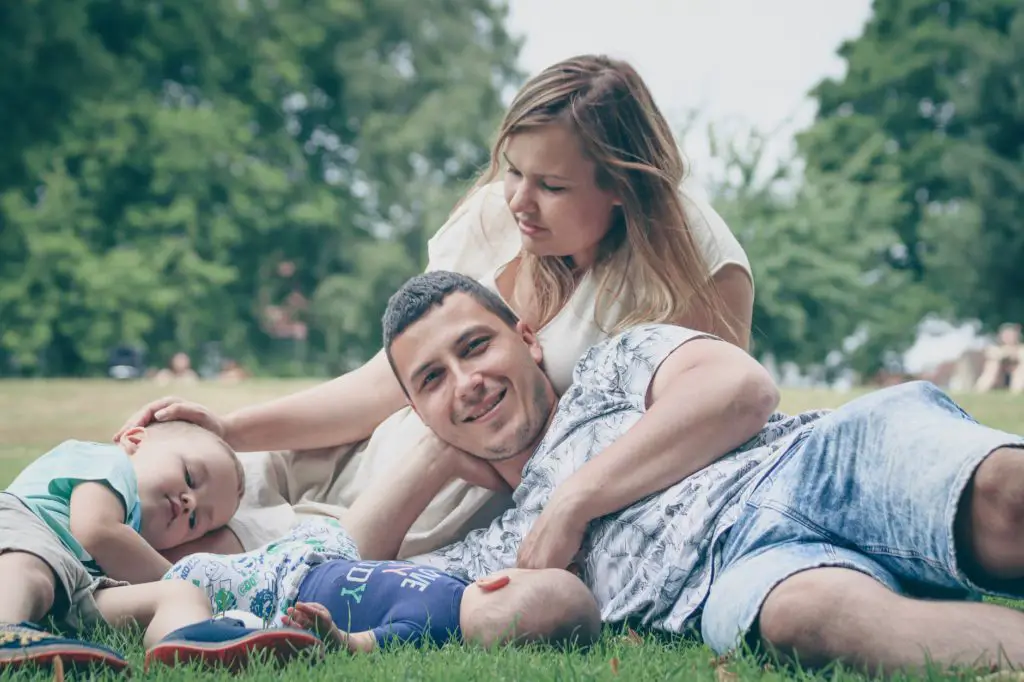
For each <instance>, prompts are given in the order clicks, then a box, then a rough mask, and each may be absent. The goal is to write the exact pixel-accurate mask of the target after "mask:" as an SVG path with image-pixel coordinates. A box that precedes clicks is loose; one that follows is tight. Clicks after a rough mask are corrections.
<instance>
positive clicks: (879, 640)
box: [759, 448, 1024, 672]
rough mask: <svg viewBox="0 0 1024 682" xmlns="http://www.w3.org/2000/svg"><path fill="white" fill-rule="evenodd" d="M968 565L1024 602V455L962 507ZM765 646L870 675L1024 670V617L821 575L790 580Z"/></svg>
mask: <svg viewBox="0 0 1024 682" xmlns="http://www.w3.org/2000/svg"><path fill="white" fill-rule="evenodd" d="M956 526H957V527H956V535H957V547H958V557H959V559H960V563H961V566H962V567H963V568H964V570H966V571H967V572H968V574H969V575H970V576H971V578H972V579H973V580H974V581H975V582H977V583H979V584H981V585H990V586H999V587H1000V588H1002V590H1003V591H1010V592H1015V593H1024V449H1020V448H1000V449H999V450H996V451H995V452H993V453H992V454H991V455H989V457H988V458H986V459H985V461H984V462H983V463H982V464H981V466H979V467H978V470H977V471H976V472H975V475H974V477H973V478H972V480H971V483H970V485H969V486H968V489H967V491H966V492H965V495H964V497H963V499H962V500H961V502H960V510H959V513H958V516H957V523H956ZM759 626H760V636H761V640H762V642H763V643H765V644H767V645H769V646H770V647H772V648H774V649H776V650H778V651H780V652H781V653H784V654H788V655H792V656H795V657H796V658H798V659H799V661H800V662H801V663H802V664H806V665H814V666H816V665H823V664H826V663H828V662H830V661H842V662H844V663H847V664H849V665H852V666H855V667H858V668H862V669H865V670H867V671H869V672H876V671H883V672H892V671H895V670H899V669H901V668H920V667H922V666H924V665H926V664H928V663H929V662H931V663H935V664H940V665H945V666H953V665H965V666H973V665H981V666H995V665H1000V666H1002V665H1006V664H1007V663H1010V664H1013V665H1014V666H1020V665H1024V613H1021V612H1019V611H1016V610H1014V609H1010V608H1006V607H1002V606H997V605H994V604H979V603H973V602H937V601H921V600H915V599H908V598H906V597H902V596H900V595H897V594H894V593H893V592H891V591H890V590H889V589H888V588H886V587H884V586H883V585H881V584H879V583H878V582H876V581H875V580H874V579H873V578H870V577H868V576H866V575H864V574H862V573H859V572H856V571H853V570H847V569H841V568H820V569H814V570H809V571H805V572H803V573H799V574H797V575H795V576H792V577H791V578H789V579H787V580H785V581H783V582H782V583H781V584H779V585H778V586H777V587H776V588H775V589H774V590H772V592H771V593H770V594H769V595H768V598H767V599H766V600H765V603H764V606H763V607H762V609H761V615H760V621H759Z"/></svg>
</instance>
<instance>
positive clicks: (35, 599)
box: [0, 552, 56, 623]
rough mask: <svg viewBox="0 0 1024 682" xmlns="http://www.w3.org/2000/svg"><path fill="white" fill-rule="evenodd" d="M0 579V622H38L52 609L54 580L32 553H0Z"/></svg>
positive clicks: (41, 561) (45, 566) (46, 566)
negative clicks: (0, 587)
mask: <svg viewBox="0 0 1024 682" xmlns="http://www.w3.org/2000/svg"><path fill="white" fill-rule="evenodd" d="M0 580H2V581H3V585H4V588H3V589H2V590H0V623H20V622H22V621H29V622H33V623H35V622H39V621H41V620H42V619H43V617H45V616H46V614H48V613H49V612H50V609H51V608H52V607H53V601H54V595H55V593H56V590H55V585H56V577H55V576H54V574H53V571H52V570H51V569H50V567H49V565H47V564H46V562H44V561H43V560H42V559H40V558H39V557H37V556H35V555H34V554H29V553H27V552H5V553H3V554H0Z"/></svg>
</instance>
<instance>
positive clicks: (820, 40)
mask: <svg viewBox="0 0 1024 682" xmlns="http://www.w3.org/2000/svg"><path fill="white" fill-rule="evenodd" d="M510 9H511V12H510V22H509V23H510V28H511V30H512V31H513V32H514V33H516V34H518V35H520V36H522V37H523V38H524V39H525V45H524V46H523V50H522V53H521V57H520V62H521V64H522V66H523V68H524V70H525V71H527V72H528V73H530V74H534V73H536V72H537V71H539V70H541V69H543V68H544V67H546V66H548V65H550V64H553V63H555V62H557V61H559V60H560V59H564V58H566V57H570V56H572V55H576V54H582V53H591V52H597V53H604V54H608V55H610V56H613V57H619V58H623V59H626V60H628V61H630V62H631V63H632V64H633V66H634V67H636V69H637V70H638V71H639V72H640V75H641V76H643V78H644V79H645V80H646V81H647V84H648V85H649V86H650V88H651V90H652V91H653V93H654V97H655V99H656V101H657V102H658V105H659V106H660V107H661V109H662V111H664V112H665V114H666V116H668V117H669V118H670V119H671V120H673V122H675V123H680V122H682V121H683V120H684V118H685V117H686V115H687V112H690V111H693V110H698V111H699V112H701V113H702V114H703V116H705V117H706V118H707V120H709V121H712V122H714V123H716V124H717V125H728V126H730V127H734V128H735V129H738V130H743V129H746V128H749V127H751V126H753V127H756V128H758V129H760V130H762V131H764V132H768V131H774V130H776V129H778V128H780V127H782V132H781V133H780V134H779V136H778V138H777V139H778V143H779V144H778V149H777V152H776V153H783V152H784V150H785V149H786V148H787V147H788V145H789V143H790V140H791V133H792V131H793V130H799V129H800V128H801V127H804V126H806V124H807V123H808V122H809V121H811V119H812V118H813V116H814V105H813V103H812V102H810V101H809V100H808V98H807V93H808V91H809V90H810V89H811V88H812V87H813V86H814V85H815V84H816V83H818V82H819V81H820V80H821V79H822V78H825V77H826V76H841V75H842V74H843V68H844V67H843V62H842V60H841V59H839V57H837V56H836V49H837V48H838V47H839V45H840V44H841V43H842V41H843V40H846V39H848V38H855V37H857V36H858V35H859V34H860V32H861V29H862V28H863V25H864V22H865V21H867V19H868V17H869V16H870V11H871V2H870V0H628V1H627V0H617V1H615V2H612V1H611V0H510ZM683 147H684V151H685V153H686V155H687V157H688V159H689V160H690V161H691V164H692V170H693V173H694V175H695V177H697V178H698V179H700V178H701V177H702V174H703V173H705V172H707V168H708V166H707V159H708V151H707V146H706V144H705V135H703V134H702V131H700V130H699V129H698V131H697V132H696V133H694V134H690V135H689V136H688V137H687V138H686V139H685V140H684V143H683Z"/></svg>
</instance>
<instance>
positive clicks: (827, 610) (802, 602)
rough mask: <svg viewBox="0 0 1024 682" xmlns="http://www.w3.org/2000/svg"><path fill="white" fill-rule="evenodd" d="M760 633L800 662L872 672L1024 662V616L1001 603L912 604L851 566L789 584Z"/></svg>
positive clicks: (774, 597)
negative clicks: (935, 666) (836, 662)
mask: <svg viewBox="0 0 1024 682" xmlns="http://www.w3.org/2000/svg"><path fill="white" fill-rule="evenodd" d="M760 636H761V641H762V643H763V644H765V645H767V646H768V647H769V648H771V649H774V650H776V651H778V652H779V653H781V654H783V655H784V656H786V657H788V658H792V659H794V660H796V661H797V662H799V663H800V665H806V666H811V667H819V666H823V665H827V664H828V663H831V662H833V661H838V662H841V663H844V664H846V665H849V666H852V667H855V668H858V669H861V670H864V671H865V672H868V673H872V674H873V673H886V674H888V673H892V672H895V671H898V670H901V669H919V668H923V667H925V666H927V665H929V664H933V665H937V666H940V667H949V666H967V667H974V666H983V667H986V668H988V667H992V666H1005V665H1006V664H1007V663H1012V664H1013V665H1014V666H1019V665H1022V664H1024V613H1020V612H1018V611H1015V610H1013V609H1010V608H1006V607H1003V606H997V605H995V604H979V603H974V602H937V601H922V600H917V599H908V598H906V597H902V596H900V595H897V594H895V593H893V592H892V591H890V590H889V589H888V588H886V587H885V586H883V585H881V584H880V583H878V582H876V581H875V580H874V579H873V578H871V577H869V576H867V575H865V574H863V573H859V572H857V571H853V570H848V569H843V568H819V569H814V570H809V571H805V572H803V573H798V574H797V575H795V576H793V577H791V578H789V579H788V580H785V581H783V582H782V583H781V584H780V585H779V586H778V587H776V588H775V589H774V590H773V591H772V592H771V594H769V595H768V599H767V600H766V601H765V603H764V606H763V608H762V609H761V617H760Z"/></svg>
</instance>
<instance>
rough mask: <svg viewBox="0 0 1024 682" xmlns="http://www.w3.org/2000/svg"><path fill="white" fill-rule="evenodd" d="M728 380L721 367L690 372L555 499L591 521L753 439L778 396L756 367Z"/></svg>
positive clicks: (568, 481) (571, 480) (645, 495)
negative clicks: (754, 369) (752, 370)
mask: <svg viewBox="0 0 1024 682" xmlns="http://www.w3.org/2000/svg"><path fill="white" fill-rule="evenodd" d="M727 377H728V375H727V374H726V375H725V377H723V372H722V371H721V368H719V367H716V366H714V365H711V366H707V367H702V368H697V369H694V370H692V371H690V372H689V373H688V374H687V380H686V381H682V382H678V383H677V385H674V386H672V387H671V388H670V389H669V390H667V391H666V392H665V393H664V394H663V395H662V396H661V397H660V399H659V400H658V401H657V402H655V403H654V404H653V405H651V407H650V409H649V410H648V411H647V413H646V414H645V415H644V416H643V417H642V418H641V419H640V421H639V422H637V423H636V424H635V425H634V426H633V428H631V429H630V430H629V431H627V432H626V433H625V434H623V435H622V436H621V437H620V438H619V439H618V440H617V441H616V442H615V443H613V444H612V445H611V446H610V447H609V448H607V449H606V450H605V451H604V452H602V453H600V454H599V455H597V456H596V457H594V458H593V459H592V460H590V461H589V462H587V463H586V464H585V465H584V466H582V467H581V468H580V469H579V470H578V471H577V472H576V473H575V474H573V475H572V476H571V477H570V478H569V479H567V480H566V481H565V483H563V484H562V485H561V486H559V488H557V489H556V490H555V493H554V498H553V499H556V500H557V501H558V502H559V503H561V504H564V505H566V507H565V508H566V509H567V510H568V513H573V514H576V515H577V518H579V519H580V520H582V521H584V522H586V521H590V520H592V519H595V518H599V517H601V516H604V515H606V514H610V513H613V512H616V511H619V510H621V509H624V508H625V507H628V506H630V505H631V504H633V503H635V502H637V501H639V500H641V499H643V498H645V497H647V496H648V495H651V494H653V493H656V492H658V491H661V490H664V489H665V488H668V487H670V486H672V485H675V484H676V483H678V482H679V481H681V480H683V479H684V478H686V477H687V476H690V475H692V474H694V473H696V472H697V471H700V470H701V469H703V468H704V467H706V466H708V465H709V464H712V463H714V462H715V461H717V460H718V459H720V458H721V457H723V456H724V455H725V454H727V453H729V452H731V451H732V450H734V449H735V448H736V447H738V446H740V445H742V444H743V443H745V442H746V441H748V440H749V439H750V438H752V437H753V436H754V435H756V434H757V433H758V431H759V430H760V429H761V428H763V427H764V425H765V423H766V422H767V420H768V418H769V417H770V416H771V414H772V411H773V410H774V409H775V407H776V405H777V402H778V394H777V392H776V391H775V390H774V386H773V385H772V384H771V382H770V381H766V380H765V377H763V376H759V375H758V374H757V373H756V372H753V373H751V374H749V375H735V376H734V377H732V378H727ZM723 379H724V380H723Z"/></svg>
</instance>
